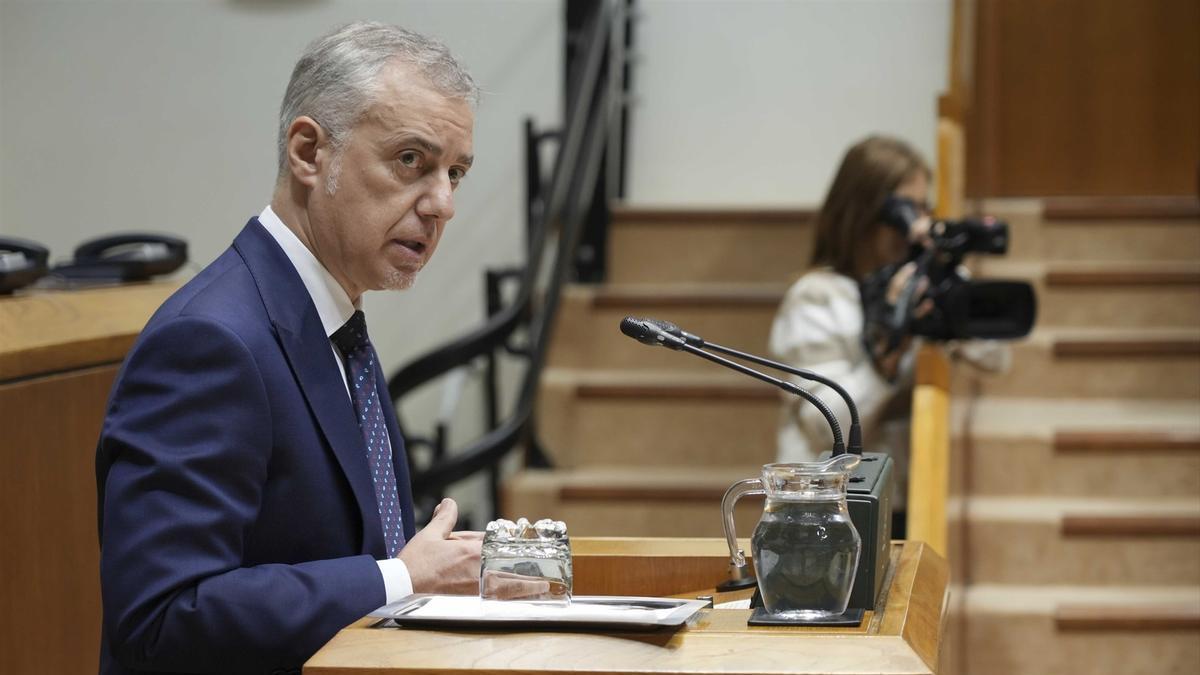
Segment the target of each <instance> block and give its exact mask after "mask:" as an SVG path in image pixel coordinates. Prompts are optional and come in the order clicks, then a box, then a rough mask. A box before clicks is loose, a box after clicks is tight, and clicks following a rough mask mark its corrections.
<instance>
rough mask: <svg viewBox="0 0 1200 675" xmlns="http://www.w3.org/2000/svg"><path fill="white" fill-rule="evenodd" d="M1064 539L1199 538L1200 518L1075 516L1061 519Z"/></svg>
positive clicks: (1149, 515)
mask: <svg viewBox="0 0 1200 675" xmlns="http://www.w3.org/2000/svg"><path fill="white" fill-rule="evenodd" d="M1062 533H1063V536H1064V537H1185V538H1191V537H1197V536H1200V517H1197V516H1188V515H1179V514H1174V513H1166V514H1146V515H1141V516H1110V515H1073V514H1066V515H1064V516H1063V519H1062Z"/></svg>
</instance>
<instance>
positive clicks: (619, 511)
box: [502, 465, 763, 537]
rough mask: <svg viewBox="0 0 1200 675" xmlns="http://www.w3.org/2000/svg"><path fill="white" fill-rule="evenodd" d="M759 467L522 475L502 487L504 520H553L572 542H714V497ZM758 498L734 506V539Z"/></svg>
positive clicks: (745, 528)
mask: <svg viewBox="0 0 1200 675" xmlns="http://www.w3.org/2000/svg"><path fill="white" fill-rule="evenodd" d="M760 469H761V467H759V466H755V465H746V466H741V467H736V466H725V467H697V466H672V465H662V466H636V467H624V466H608V467H605V466H589V467H584V468H579V469H559V470H535V469H526V470H524V471H521V472H519V473H517V474H516V475H514V476H512V477H511V478H509V479H508V480H506V481H505V482H504V485H503V488H502V492H503V508H502V512H503V514H505V515H504V517H521V516H524V517H526V518H529V519H530V520H533V519H534V518H542V517H553V518H555V519H557V520H562V521H564V522H565V523H566V524H567V527H568V529H569V531H570V533H571V534H572V535H573V536H637V537H720V536H724V528H723V526H722V524H721V496H722V495H723V494H724V493H725V490H726V489H727V488H728V487H729V486H730V485H733V484H734V483H736V482H737V481H739V480H741V479H743V478H754V477H757V476H759V475H760ZM762 505H763V502H762V498H761V497H752V496H751V497H746V498H744V499H741V500H739V501H738V506H737V512H736V523H737V528H738V532H737V534H738V536H739V537H749V536H750V535H751V534H752V533H753V531H754V526H755V525H756V524H757V523H758V519H759V518H760V517H761V515H762Z"/></svg>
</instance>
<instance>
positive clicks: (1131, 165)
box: [967, 0, 1200, 197]
mask: <svg viewBox="0 0 1200 675" xmlns="http://www.w3.org/2000/svg"><path fill="white" fill-rule="evenodd" d="M977 9H978V11H977V22H976V28H977V33H976V47H977V49H976V60H975V77H974V85H975V86H974V88H973V100H972V101H971V104H970V105H969V111H968V130H969V131H968V134H969V136H968V142H967V144H968V148H969V151H968V152H969V156H970V157H969V160H970V165H969V175H968V193H969V194H970V195H972V196H977V197H1005V196H1040V195H1195V194H1196V192H1197V189H1198V187H1200V185H1198V183H1200V178H1198V175H1197V171H1198V169H1200V47H1198V46H1197V45H1200V3H1198V2H1196V1H1195V0H1139V1H1137V2H1134V1H1131V0H1100V1H1097V0H979V2H978V7H977Z"/></svg>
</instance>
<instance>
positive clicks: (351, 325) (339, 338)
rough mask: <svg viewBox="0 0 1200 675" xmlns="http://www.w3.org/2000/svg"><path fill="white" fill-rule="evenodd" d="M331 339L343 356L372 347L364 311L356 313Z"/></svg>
mask: <svg viewBox="0 0 1200 675" xmlns="http://www.w3.org/2000/svg"><path fill="white" fill-rule="evenodd" d="M331 339H332V340H333V344H335V345H337V348H338V349H340V350H341V351H342V354H344V355H347V356H348V355H350V354H352V353H354V352H355V351H358V350H359V349H362V348H364V347H366V346H368V345H370V344H371V340H370V338H368V337H367V317H366V315H364V314H363V313H362V310H358V311H356V312H354V315H353V316H351V317H350V320H349V321H347V322H346V323H345V324H343V325H342V327H341V328H339V329H337V331H335V332H334V334H333V336H332V338H331Z"/></svg>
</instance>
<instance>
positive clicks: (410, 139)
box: [388, 133, 475, 167]
mask: <svg viewBox="0 0 1200 675" xmlns="http://www.w3.org/2000/svg"><path fill="white" fill-rule="evenodd" d="M404 143H416V144H417V145H419V146H421V149H423V150H424V151H425V152H428V153H429V154H431V155H439V156H440V155H441V154H442V146H440V145H438V144H437V143H434V142H433V141H431V140H429V139H428V138H425V137H424V136H420V135H417V134H413V133H402V134H396V135H395V136H392V137H391V138H389V139H388V144H389V145H402V144H404ZM458 163H459V164H466V165H467V166H468V167H469V166H471V165H473V164H474V163H475V156H474V155H459V157H458Z"/></svg>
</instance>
